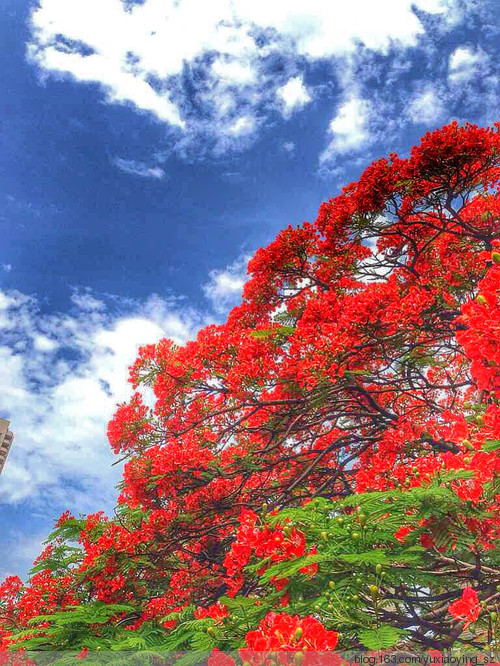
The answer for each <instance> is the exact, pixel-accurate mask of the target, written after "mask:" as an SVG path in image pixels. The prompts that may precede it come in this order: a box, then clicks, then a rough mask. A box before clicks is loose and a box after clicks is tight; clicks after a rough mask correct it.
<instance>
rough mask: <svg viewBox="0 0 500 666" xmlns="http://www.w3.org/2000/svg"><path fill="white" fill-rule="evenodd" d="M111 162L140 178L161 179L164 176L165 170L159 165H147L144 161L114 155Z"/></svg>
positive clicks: (121, 169)
mask: <svg viewBox="0 0 500 666" xmlns="http://www.w3.org/2000/svg"><path fill="white" fill-rule="evenodd" d="M113 164H114V165H115V166H116V167H118V169H120V171H123V172H125V173H128V174H130V175H131V176H139V177H140V178H152V179H153V180H162V179H163V178H165V175H166V174H165V171H164V170H163V169H162V168H161V167H159V166H154V167H153V166H149V165H147V164H145V163H144V162H137V161H136V160H125V159H122V158H121V157H115V159H114V160H113Z"/></svg>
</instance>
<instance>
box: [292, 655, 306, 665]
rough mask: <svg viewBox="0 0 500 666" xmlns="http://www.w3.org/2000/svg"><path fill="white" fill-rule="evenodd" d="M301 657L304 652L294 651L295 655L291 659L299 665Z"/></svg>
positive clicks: (302, 657)
mask: <svg viewBox="0 0 500 666" xmlns="http://www.w3.org/2000/svg"><path fill="white" fill-rule="evenodd" d="M303 659H304V653H303V652H296V653H295V656H294V658H293V660H294V662H295V663H296V664H297V666H300V665H301V663H302V660H303Z"/></svg>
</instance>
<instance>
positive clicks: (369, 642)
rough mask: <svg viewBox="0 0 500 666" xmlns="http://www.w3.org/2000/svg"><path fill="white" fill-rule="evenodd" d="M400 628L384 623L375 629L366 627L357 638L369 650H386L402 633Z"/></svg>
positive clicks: (394, 643)
mask: <svg viewBox="0 0 500 666" xmlns="http://www.w3.org/2000/svg"><path fill="white" fill-rule="evenodd" d="M404 633H405V632H404V631H403V630H402V629H397V628H396V627H391V626H390V625H388V624H384V625H382V626H380V627H378V628H377V629H366V630H365V631H361V632H360V633H359V640H360V641H361V643H362V644H363V645H364V646H365V647H367V648H368V649H369V650H386V649H387V648H390V647H393V646H394V645H396V643H397V642H398V641H399V639H400V638H401V636H402V635H404Z"/></svg>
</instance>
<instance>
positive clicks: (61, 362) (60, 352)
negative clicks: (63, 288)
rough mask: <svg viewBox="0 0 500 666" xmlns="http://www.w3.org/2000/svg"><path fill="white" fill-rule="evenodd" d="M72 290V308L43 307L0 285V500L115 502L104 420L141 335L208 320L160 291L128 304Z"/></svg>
mask: <svg viewBox="0 0 500 666" xmlns="http://www.w3.org/2000/svg"><path fill="white" fill-rule="evenodd" d="M72 300H73V303H74V305H75V307H76V309H75V311H74V312H73V313H72V314H60V313H57V314H50V315H49V314H41V313H40V311H39V309H38V303H37V301H36V299H34V298H32V297H26V296H24V295H23V294H19V293H18V292H8V293H5V292H2V291H0V314H1V315H2V317H1V318H0V326H1V327H2V342H1V344H0V367H1V368H2V372H1V373H0V414H1V415H2V416H6V417H7V418H10V420H11V427H12V430H13V432H14V433H15V444H14V446H13V447H12V450H11V453H10V455H9V459H8V461H7V463H6V465H5V468H4V472H3V474H2V482H1V484H0V502H3V503H11V504H12V503H14V504H15V503H18V502H22V501H25V500H30V501H34V502H38V503H42V504H46V505H48V506H49V507H50V510H51V511H57V508H54V507H57V506H58V505H59V506H65V505H67V506H68V508H77V509H78V510H81V511H88V510H95V509H96V508H98V507H99V506H100V505H102V506H103V507H104V508H108V509H109V508H111V507H112V506H113V505H114V502H115V499H116V493H115V491H114V484H115V482H116V481H117V480H118V476H119V470H118V469H117V468H116V467H112V466H111V463H112V462H113V460H114V457H113V456H112V454H111V451H110V448H109V445H108V443H107V440H106V426H107V422H108V421H109V419H110V418H111V416H112V415H113V412H114V410H115V405H116V403H117V402H121V401H123V400H126V399H127V398H128V396H129V394H130V390H131V389H130V387H129V385H128V384H127V381H126V380H127V376H128V366H129V365H130V364H131V363H132V362H133V361H134V359H135V357H136V353H137V349H138V347H139V346H140V345H141V344H147V343H151V342H156V341H157V340H159V339H160V338H161V337H163V336H166V337H170V338H171V339H173V340H174V341H176V342H177V343H182V342H184V341H185V340H186V339H188V338H191V337H193V336H194V335H195V332H196V330H197V328H198V327H199V326H200V325H201V324H202V323H203V322H204V320H203V317H202V315H201V314H200V313H197V312H195V311H192V310H190V309H189V308H187V307H182V306H181V305H180V304H179V302H176V301H173V300H168V299H164V298H161V297H159V296H157V295H153V296H151V297H150V298H149V299H147V301H145V302H143V303H134V304H133V305H132V306H130V305H129V307H128V309H127V311H126V312H125V313H123V312H121V313H120V311H115V312H114V313H113V312H112V311H111V310H110V308H109V307H108V306H106V305H104V304H103V302H102V301H101V300H99V299H96V298H94V297H93V296H92V294H91V293H90V291H88V290H84V291H83V292H82V291H80V292H75V294H73V297H72ZM122 310H123V308H122Z"/></svg>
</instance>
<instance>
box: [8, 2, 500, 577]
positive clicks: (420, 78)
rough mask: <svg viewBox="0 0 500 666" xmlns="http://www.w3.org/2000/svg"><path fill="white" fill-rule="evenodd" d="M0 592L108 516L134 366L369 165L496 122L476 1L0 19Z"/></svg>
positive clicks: (80, 9)
mask: <svg viewBox="0 0 500 666" xmlns="http://www.w3.org/2000/svg"><path fill="white" fill-rule="evenodd" d="M0 8H1V19H0V50H1V59H0V62H1V63H2V64H1V66H0V79H1V87H2V91H3V94H2V104H1V105H0V127H1V132H0V142H1V151H0V176H1V177H0V238H1V241H0V416H4V417H7V418H10V419H11V421H12V429H13V430H14V432H15V434H16V439H15V444H14V446H13V448H12V452H11V455H10V457H9V460H8V462H7V464H6V466H5V469H4V473H3V475H2V477H1V478H0V516H1V518H0V521H1V524H0V547H1V548H2V560H1V562H0V576H3V575H5V574H6V573H19V574H21V575H24V574H25V573H26V571H27V568H28V566H29V564H30V563H31V561H32V559H33V557H34V556H35V555H36V553H37V552H38V550H39V546H40V542H41V541H42V540H43V538H44V536H45V535H46V534H47V532H48V531H49V530H50V527H51V524H52V519H53V518H55V517H57V516H58V515H59V514H60V513H61V512H62V511H63V510H64V509H65V508H70V509H71V510H73V511H74V512H79V511H83V512H88V511H94V510H97V509H100V508H103V509H105V510H107V511H111V510H112V507H113V504H114V499H115V491H114V484H115V483H116V481H117V480H118V476H119V468H118V467H117V466H115V467H112V466H111V464H112V462H113V456H112V455H111V453H110V451H109V448H108V445H107V442H106V437H105V432H106V424H107V421H108V420H109V418H110V417H111V415H112V413H113V410H114V406H115V404H116V403H117V402H119V401H122V400H124V399H126V398H127V396H128V388H127V385H126V376H127V366H128V365H129V364H130V363H131V362H132V361H133V359H134V357H135V353H136V350H137V347H138V346H139V345H140V344H145V343H148V342H154V341H155V340H157V339H159V338H160V337H162V336H168V337H172V338H174V339H175V340H176V341H177V342H182V341H184V340H186V339H189V338H190V337H193V336H194V335H195V334H196V331H197V330H198V329H199V328H200V327H201V326H203V325H204V324H206V323H209V322H213V321H218V320H220V319H221V318H222V317H223V316H224V313H225V312H226V311H227V309H228V308H229V307H230V306H231V304H233V303H234V302H236V301H237V299H238V296H239V293H240V290H241V286H242V283H243V279H244V273H245V263H246V260H247V259H248V257H249V256H250V255H251V254H252V252H253V251H254V250H255V249H256V248H257V247H258V246H260V245H262V244H264V243H267V242H269V241H270V240H272V238H273V237H274V236H275V234H276V232H277V231H278V230H279V229H281V228H282V227H284V226H286V225H288V224H290V223H292V224H296V223H300V222H301V221H303V220H311V219H313V218H314V216H315V213H316V210H317V208H318V206H319V204H320V202H321V201H322V200H323V199H325V198H327V197H329V196H333V195H335V194H336V193H337V192H338V190H339V188H340V187H341V186H342V185H343V184H346V183H348V182H350V181H351V180H353V179H355V178H356V177H357V176H358V175H359V173H360V171H361V170H362V169H363V168H364V166H366V165H367V164H368V163H369V162H370V161H371V160H372V159H374V158H376V157H378V156H380V155H383V154H386V153H387V152H388V151H393V150H396V151H399V152H401V153H405V152H407V151H408V150H409V148H410V147H411V145H412V144H413V143H415V142H416V141H417V140H418V138H419V137H420V136H421V135H422V134H423V133H424V132H425V131H427V130H428V129H433V128H435V127H437V126H439V125H442V124H444V123H445V122H449V121H450V120H451V119H453V118H457V119H458V120H460V121H465V120H470V121H473V122H476V123H479V124H488V123H491V122H493V121H495V120H498V101H499V73H498V62H499V50H500V49H499V46H498V44H499V14H500V5H499V3H498V1H497V0H491V1H488V0H484V1H482V0H415V2H413V3H412V2H411V1H410V0H378V1H377V2H373V0H350V1H349V2H347V3H346V2H345V1H344V0H330V2H325V0H308V1H307V2H304V0H287V1H286V2H285V1H284V0H275V2H268V1H267V2H265V1H264V0H252V1H250V0H210V2H205V1H204V0H140V1H135V2H134V1H127V2H126V1H125V0H34V1H33V2H26V1H25V0H0Z"/></svg>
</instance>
